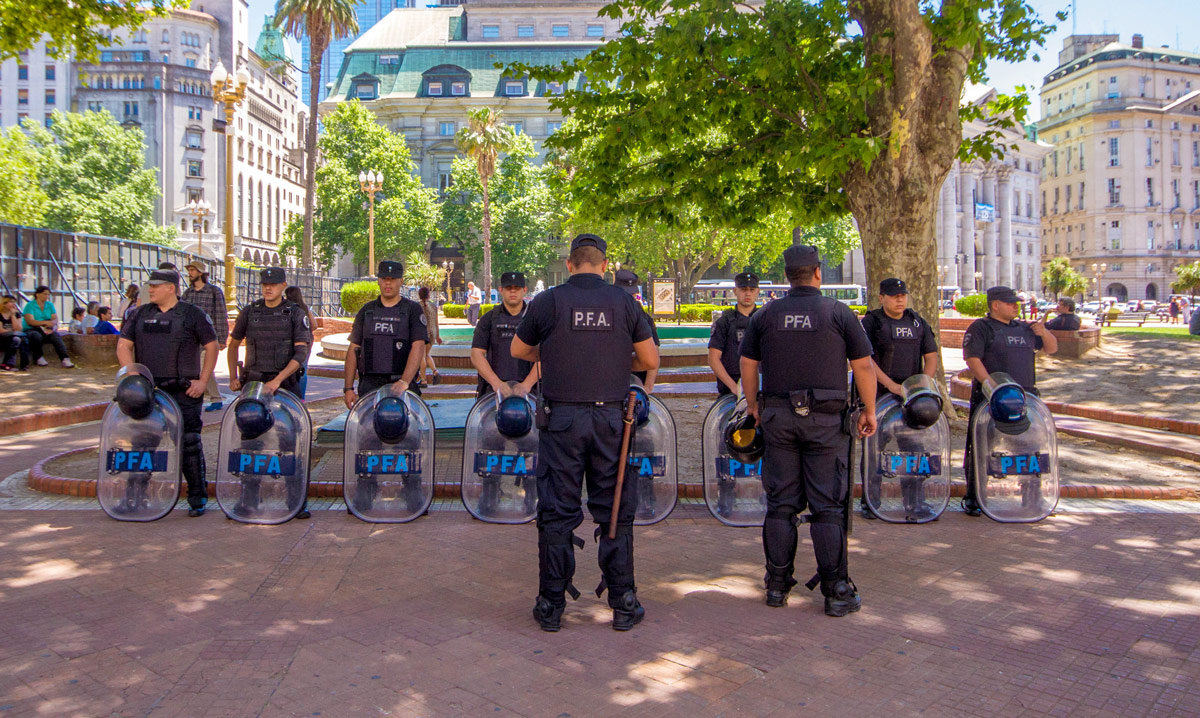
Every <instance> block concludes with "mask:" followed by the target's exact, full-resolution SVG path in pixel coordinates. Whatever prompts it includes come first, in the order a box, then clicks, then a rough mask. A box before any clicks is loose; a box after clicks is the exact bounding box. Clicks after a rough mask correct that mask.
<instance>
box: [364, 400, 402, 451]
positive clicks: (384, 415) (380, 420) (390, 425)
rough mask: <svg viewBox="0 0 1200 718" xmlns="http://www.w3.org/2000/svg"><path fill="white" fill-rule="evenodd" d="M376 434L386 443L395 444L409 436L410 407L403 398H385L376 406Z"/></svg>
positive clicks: (374, 421)
mask: <svg viewBox="0 0 1200 718" xmlns="http://www.w3.org/2000/svg"><path fill="white" fill-rule="evenodd" d="M373 423H374V425H375V434H376V436H378V437H379V438H380V439H382V440H383V441H384V442H385V443H388V444H395V443H397V442H399V441H400V440H402V439H403V438H404V437H405V435H406V434H408V407H406V406H405V405H404V397H402V396H385V397H383V398H381V399H380V400H379V402H378V403H377V404H375V418H374V420H373Z"/></svg>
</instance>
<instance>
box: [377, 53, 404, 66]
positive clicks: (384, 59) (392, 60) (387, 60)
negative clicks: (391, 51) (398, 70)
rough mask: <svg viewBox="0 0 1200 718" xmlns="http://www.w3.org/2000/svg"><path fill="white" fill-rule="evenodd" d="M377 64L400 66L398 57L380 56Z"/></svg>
mask: <svg viewBox="0 0 1200 718" xmlns="http://www.w3.org/2000/svg"><path fill="white" fill-rule="evenodd" d="M379 64H380V65H399V64H400V56H399V55H380V56H379Z"/></svg>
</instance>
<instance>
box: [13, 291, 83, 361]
mask: <svg viewBox="0 0 1200 718" xmlns="http://www.w3.org/2000/svg"><path fill="white" fill-rule="evenodd" d="M22 322H23V324H24V326H25V333H26V334H27V335H28V336H29V353H30V354H31V355H32V356H33V361H34V363H36V364H37V365H38V366H46V357H45V356H43V355H42V352H43V348H44V346H45V345H46V344H50V345H51V346H53V347H54V351H55V352H57V353H58V358H59V359H61V360H62V365H63V367H65V368H67V369H72V368H74V367H75V365H74V364H72V363H71V358H70V357H69V356H67V345H66V344H64V343H63V340H62V337H60V336H58V332H57V331H56V329H57V328H58V312H57V311H56V310H55V309H54V304H52V303H51V302H50V287H47V286H45V285H42V286H40V287H38V288H37V289H35V290H34V291H33V299H32V300H30V301H29V302H28V303H26V304H25V309H24V313H23V316H22Z"/></svg>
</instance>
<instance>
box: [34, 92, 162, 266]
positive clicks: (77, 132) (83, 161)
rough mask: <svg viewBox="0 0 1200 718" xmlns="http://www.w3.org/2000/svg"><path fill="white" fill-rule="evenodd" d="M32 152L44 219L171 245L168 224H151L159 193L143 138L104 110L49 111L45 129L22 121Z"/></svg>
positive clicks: (61, 226) (50, 224)
mask: <svg viewBox="0 0 1200 718" xmlns="http://www.w3.org/2000/svg"><path fill="white" fill-rule="evenodd" d="M24 128H25V131H26V132H27V133H28V134H29V138H30V144H31V146H32V147H33V148H34V150H35V151H36V152H37V154H38V160H37V163H38V170H37V174H38V182H39V183H40V185H41V189H42V192H44V193H45V195H46V196H47V197H48V198H49V199H48V200H47V202H46V205H45V217H44V223H45V225H46V226H47V227H49V228H51V229H58V230H62V231H66V232H87V233H89V234H102V235H108V236H112V237H121V238H124V239H132V240H135V241H139V242H154V243H157V244H168V245H174V242H173V241H172V239H173V237H174V236H175V230H174V228H173V227H159V226H158V225H157V224H155V222H154V219H153V218H154V201H155V200H156V199H157V198H158V196H159V189H158V180H157V177H156V172H155V170H153V169H145V161H146V136H145V134H143V132H142V130H141V129H140V128H137V127H133V128H130V129H125V128H123V127H121V125H119V124H117V121H116V119H115V118H114V117H113V116H112V115H111V114H109V113H108V111H107V110H106V111H103V112H85V113H82V114H79V113H73V112H69V113H65V112H59V111H55V112H54V114H53V115H52V116H51V125H50V127H49V128H48V129H47V128H45V127H42V126H41V125H40V124H38V123H36V122H33V121H32V120H28V119H27V120H26V121H25V124H24Z"/></svg>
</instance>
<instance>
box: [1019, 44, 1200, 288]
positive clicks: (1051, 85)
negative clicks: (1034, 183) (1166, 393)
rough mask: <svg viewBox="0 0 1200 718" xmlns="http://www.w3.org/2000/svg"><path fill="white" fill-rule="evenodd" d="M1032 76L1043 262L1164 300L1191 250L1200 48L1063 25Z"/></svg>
mask: <svg viewBox="0 0 1200 718" xmlns="http://www.w3.org/2000/svg"><path fill="white" fill-rule="evenodd" d="M1058 59H1059V65H1058V67H1056V68H1055V69H1054V71H1052V72H1051V73H1050V74H1048V75H1047V76H1046V78H1045V80H1044V82H1043V84H1042V89H1041V102H1042V118H1043V119H1042V120H1041V122H1039V123H1038V129H1039V135H1040V137H1041V139H1042V140H1043V141H1048V142H1049V143H1050V144H1051V145H1052V146H1053V151H1052V152H1051V153H1050V155H1049V156H1048V157H1047V158H1046V162H1045V165H1044V167H1043V170H1042V200H1041V202H1042V212H1043V215H1044V216H1043V219H1042V262H1043V263H1045V262H1048V261H1049V260H1051V259H1053V258H1055V257H1066V258H1067V259H1068V260H1069V261H1070V263H1071V265H1072V266H1073V267H1074V268H1075V269H1076V270H1078V271H1080V272H1081V273H1082V274H1084V276H1086V277H1087V278H1088V279H1089V280H1091V289H1090V291H1089V296H1090V297H1093V298H1094V297H1097V296H1104V297H1116V298H1117V299H1118V300H1120V301H1126V300H1131V299H1153V300H1159V301H1161V300H1164V299H1166V298H1167V297H1168V296H1169V295H1170V293H1171V289H1170V285H1171V282H1172V281H1174V279H1175V271H1174V269H1175V267H1177V266H1179V265H1180V264H1185V263H1190V262H1192V261H1195V260H1197V259H1200V55H1196V54H1194V53H1187V52H1181V51H1178V50H1172V49H1169V48H1166V47H1162V48H1147V47H1145V46H1144V42H1143V38H1142V36H1141V35H1134V36H1133V38H1132V41H1131V43H1130V44H1129V45H1123V44H1121V43H1120V42H1119V36H1117V35H1073V36H1071V37H1068V38H1067V39H1066V40H1064V42H1063V50H1062V52H1060V53H1059V58H1058Z"/></svg>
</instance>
